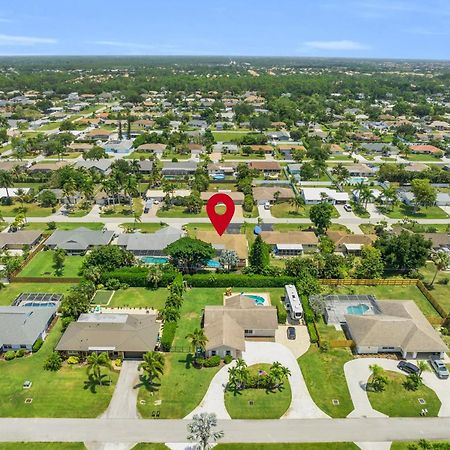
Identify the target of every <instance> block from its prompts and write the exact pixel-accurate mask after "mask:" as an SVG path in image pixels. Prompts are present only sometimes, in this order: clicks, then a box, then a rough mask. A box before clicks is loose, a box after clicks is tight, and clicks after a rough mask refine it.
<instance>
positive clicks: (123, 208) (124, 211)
mask: <svg viewBox="0 0 450 450" xmlns="http://www.w3.org/2000/svg"><path fill="white" fill-rule="evenodd" d="M143 212H144V205H143V203H142V199H141V198H133V202H132V205H130V204H129V203H127V204H120V205H105V206H104V207H103V208H102V211H101V213H100V217H130V216H133V215H134V214H137V215H139V216H141V215H142V213H143Z"/></svg>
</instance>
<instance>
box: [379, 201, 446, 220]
mask: <svg viewBox="0 0 450 450" xmlns="http://www.w3.org/2000/svg"><path fill="white" fill-rule="evenodd" d="M383 214H385V215H386V216H388V217H390V218H391V219H404V218H405V217H410V218H413V219H447V218H448V215H447V213H446V212H445V211H444V210H442V209H441V208H439V206H430V207H428V208H420V210H419V211H418V212H417V213H414V208H413V207H410V206H407V205H404V204H401V205H399V206H394V207H393V208H392V209H391V210H390V211H384V212H383Z"/></svg>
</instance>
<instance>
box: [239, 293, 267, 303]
mask: <svg viewBox="0 0 450 450" xmlns="http://www.w3.org/2000/svg"><path fill="white" fill-rule="evenodd" d="M244 295H245V296H246V297H248V298H251V299H252V300H254V301H255V303H256V304H257V305H264V303H266V299H265V298H264V297H261V296H260V295H254V294H244Z"/></svg>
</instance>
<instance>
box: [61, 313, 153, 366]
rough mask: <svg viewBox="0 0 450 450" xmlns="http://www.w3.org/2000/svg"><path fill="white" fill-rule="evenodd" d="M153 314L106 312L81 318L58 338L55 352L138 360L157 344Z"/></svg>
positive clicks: (82, 315) (84, 315) (85, 315)
mask: <svg viewBox="0 0 450 450" xmlns="http://www.w3.org/2000/svg"><path fill="white" fill-rule="evenodd" d="M159 330H160V322H158V321H157V320H156V314H155V313H150V311H145V312H143V313H123V312H113V311H111V312H108V310H103V312H102V313H91V314H81V315H80V317H79V318H78V320H77V321H76V322H72V323H70V324H69V326H68V327H67V330H66V331H65V332H64V334H63V335H62V337H61V339H60V341H59V342H58V345H57V346H56V350H57V351H59V352H64V353H66V354H68V355H78V354H81V355H85V354H87V353H92V352H97V353H99V352H106V353H108V355H109V356H110V357H111V358H119V357H121V358H124V359H140V358H142V355H143V354H144V353H147V352H150V351H153V350H154V349H155V347H156V344H157V342H158V336H159Z"/></svg>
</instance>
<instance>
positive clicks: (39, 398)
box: [0, 322, 118, 418]
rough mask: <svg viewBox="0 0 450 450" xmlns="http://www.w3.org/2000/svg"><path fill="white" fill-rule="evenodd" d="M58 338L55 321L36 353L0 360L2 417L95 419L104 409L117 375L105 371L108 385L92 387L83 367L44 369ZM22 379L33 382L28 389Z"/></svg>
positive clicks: (0, 404)
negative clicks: (57, 369)
mask: <svg viewBox="0 0 450 450" xmlns="http://www.w3.org/2000/svg"><path fill="white" fill-rule="evenodd" d="M60 336H61V325H60V323H59V322H58V323H57V324H56V325H55V326H54V328H53V329H52V331H51V332H50V333H49V335H48V337H47V340H46V341H45V342H44V345H43V346H42V348H41V349H40V350H39V352H38V353H35V354H33V355H32V356H28V357H23V358H17V359H15V360H13V361H0V373H1V377H0V416H1V417H75V418H76V417H97V416H98V415H99V414H101V413H102V412H103V411H104V410H105V409H106V408H107V406H108V404H109V401H110V400H111V396H112V393H113V391H114V385H115V383H116V381H117V378H118V374H117V373H116V372H108V377H111V380H112V384H111V385H110V386H107V385H103V386H94V385H92V384H89V383H88V377H87V374H86V367H85V366H81V367H80V366H77V367H74V366H68V365H64V366H63V368H62V369H61V370H59V371H58V372H49V371H45V370H44V369H43V364H44V361H45V360H46V358H47V357H48V356H49V355H50V354H51V353H52V351H53V349H54V347H55V346H56V344H57V342H58V341H59V338H60ZM103 373H106V370H105V369H103ZM25 380H29V381H31V382H32V383H33V384H32V386H31V388H30V389H23V388H22V384H23V382H24V381H25ZM27 398H32V399H33V401H32V403H25V399H27Z"/></svg>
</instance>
